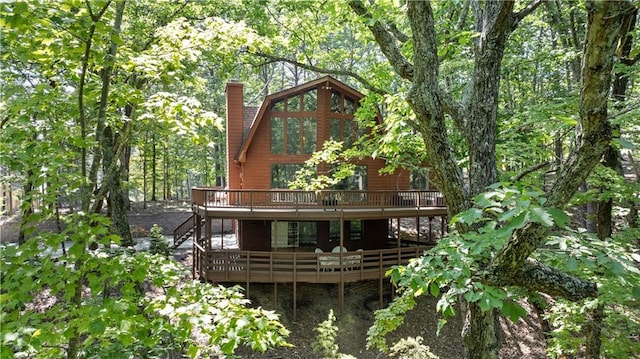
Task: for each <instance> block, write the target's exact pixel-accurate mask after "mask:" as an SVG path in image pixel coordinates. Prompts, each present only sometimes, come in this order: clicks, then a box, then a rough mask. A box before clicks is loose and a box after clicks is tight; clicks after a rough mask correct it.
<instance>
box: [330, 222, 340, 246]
mask: <svg viewBox="0 0 640 359" xmlns="http://www.w3.org/2000/svg"><path fill="white" fill-rule="evenodd" d="M329 242H340V221H329Z"/></svg>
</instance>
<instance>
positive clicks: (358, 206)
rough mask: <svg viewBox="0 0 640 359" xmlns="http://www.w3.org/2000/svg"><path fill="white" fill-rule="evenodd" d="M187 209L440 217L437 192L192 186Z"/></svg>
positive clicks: (248, 215) (316, 216) (222, 213)
mask: <svg viewBox="0 0 640 359" xmlns="http://www.w3.org/2000/svg"><path fill="white" fill-rule="evenodd" d="M192 210H193V212H194V213H195V214H197V215H199V216H201V217H215V218H232V219H301V220H327V219H337V218H342V219H377V218H402V217H429V216H430V217H433V216H446V215H447V207H446V204H445V201H444V197H443V196H442V193H440V192H438V191H333V190H326V191H297V190H223V189H219V188H193V189H192Z"/></svg>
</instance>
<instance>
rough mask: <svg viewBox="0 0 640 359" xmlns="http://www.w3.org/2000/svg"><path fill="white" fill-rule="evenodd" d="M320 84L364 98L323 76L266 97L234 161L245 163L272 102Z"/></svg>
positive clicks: (356, 97)
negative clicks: (248, 151)
mask: <svg viewBox="0 0 640 359" xmlns="http://www.w3.org/2000/svg"><path fill="white" fill-rule="evenodd" d="M321 84H325V86H326V87H327V88H331V89H336V90H337V91H339V92H342V93H344V94H348V95H350V96H351V97H353V98H355V99H356V100H360V99H361V98H363V97H364V94H362V93H360V92H359V91H357V90H355V89H354V88H352V87H350V86H349V85H347V84H345V83H343V82H340V81H338V80H336V79H334V78H333V77H331V76H324V77H321V78H319V79H316V80H313V81H310V82H307V83H304V84H302V85H298V86H294V87H290V88H288V89H285V90H282V91H279V92H275V93H273V94H270V95H267V96H266V97H265V98H264V100H263V101H262V104H261V105H260V107H259V108H258V110H257V112H256V113H255V117H254V118H253V122H252V123H251V127H250V129H249V133H248V135H247V136H246V140H245V141H244V142H243V143H242V146H241V147H240V149H239V150H238V153H237V154H236V156H235V160H236V161H238V162H240V163H244V162H245V161H246V157H247V150H248V149H249V146H250V145H251V141H252V140H253V137H254V135H255V133H256V132H257V130H258V127H259V125H260V122H261V121H262V119H263V118H264V114H265V113H266V112H267V110H268V109H269V107H270V106H271V104H272V103H273V102H274V101H277V100H280V99H282V98H284V97H288V96H291V95H293V94H296V93H302V92H305V91H306V90H309V89H312V88H315V87H317V86H318V85H321Z"/></svg>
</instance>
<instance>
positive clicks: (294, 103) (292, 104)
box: [287, 95, 300, 112]
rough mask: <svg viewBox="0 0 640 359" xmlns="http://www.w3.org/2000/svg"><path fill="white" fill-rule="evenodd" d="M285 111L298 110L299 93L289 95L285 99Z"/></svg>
mask: <svg viewBox="0 0 640 359" xmlns="http://www.w3.org/2000/svg"><path fill="white" fill-rule="evenodd" d="M287 111H289V112H298V111H300V95H298V96H294V97H289V99H288V100H287Z"/></svg>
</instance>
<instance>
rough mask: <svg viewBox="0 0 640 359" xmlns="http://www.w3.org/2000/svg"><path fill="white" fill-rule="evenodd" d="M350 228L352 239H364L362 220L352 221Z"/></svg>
mask: <svg viewBox="0 0 640 359" xmlns="http://www.w3.org/2000/svg"><path fill="white" fill-rule="evenodd" d="M349 229H350V231H349V232H350V233H351V240H352V241H358V240H360V239H362V221H351V224H350V228H349Z"/></svg>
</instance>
